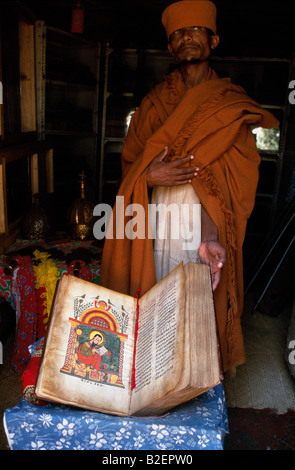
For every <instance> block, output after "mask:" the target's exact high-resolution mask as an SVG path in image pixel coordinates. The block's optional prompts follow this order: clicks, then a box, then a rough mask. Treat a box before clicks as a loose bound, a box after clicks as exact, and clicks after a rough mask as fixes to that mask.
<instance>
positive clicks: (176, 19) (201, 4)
mask: <svg viewBox="0 0 295 470" xmlns="http://www.w3.org/2000/svg"><path fill="white" fill-rule="evenodd" d="M162 23H163V26H164V28H165V30H166V34H167V38H168V39H169V37H170V35H171V34H172V33H173V32H174V31H177V30H178V29H181V28H187V27H189V26H203V27H204V28H208V29H211V31H213V33H215V34H216V6H215V5H214V3H212V2H210V0H182V1H180V2H176V3H172V5H169V6H168V7H167V8H166V9H165V10H164V11H163V14H162Z"/></svg>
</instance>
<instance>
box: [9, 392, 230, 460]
mask: <svg viewBox="0 0 295 470" xmlns="http://www.w3.org/2000/svg"><path fill="white" fill-rule="evenodd" d="M4 426H5V431H6V435H7V439H8V442H9V445H10V448H11V449H12V450H167V451H169V450H171V451H174V450H222V449H223V440H224V436H225V434H226V433H227V432H228V421H227V410H226V404H225V397H224V390H223V386H222V385H221V384H220V385H218V386H217V387H215V388H213V389H211V390H209V391H208V392H206V393H204V394H203V395H201V396H199V397H198V398H196V399H194V400H192V401H190V402H189V403H187V404H184V405H182V406H179V407H177V408H175V409H174V410H172V411H171V412H170V413H169V414H167V415H165V416H164V417H160V418H133V417H116V416H111V415H107V414H102V413H95V412H90V411H84V410H83V411H82V410H79V409H77V408H70V407H66V406H59V405H54V404H48V405H46V406H35V405H32V404H30V403H27V402H26V401H25V400H22V401H21V402H20V403H19V404H18V405H17V406H15V407H14V408H10V409H7V410H6V411H5V413H4Z"/></svg>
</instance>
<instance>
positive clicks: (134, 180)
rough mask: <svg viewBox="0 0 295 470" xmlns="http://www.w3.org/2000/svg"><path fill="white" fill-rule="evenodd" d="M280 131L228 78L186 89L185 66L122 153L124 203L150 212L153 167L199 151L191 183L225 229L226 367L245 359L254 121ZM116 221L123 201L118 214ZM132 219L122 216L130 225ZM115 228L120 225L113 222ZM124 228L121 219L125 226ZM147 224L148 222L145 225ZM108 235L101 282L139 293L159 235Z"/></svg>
mask: <svg viewBox="0 0 295 470" xmlns="http://www.w3.org/2000/svg"><path fill="white" fill-rule="evenodd" d="M251 125H252V126H257V127H264V128H273V127H276V126H277V125H278V122H277V120H276V119H275V118H274V117H273V116H272V115H271V114H270V113H269V112H267V111H265V110H263V109H262V108H261V107H260V106H259V105H258V104H257V103H256V102H254V101H253V100H252V99H250V98H249V97H248V96H247V95H246V94H245V92H244V90H243V89H242V88H241V87H237V86H235V85H233V84H232V83H231V81H230V80H229V79H219V78H218V76H217V75H216V73H215V72H214V71H211V72H210V73H209V76H208V79H207V80H206V81H205V82H203V83H201V84H199V85H197V86H195V87H194V88H191V89H190V90H187V91H186V90H185V88H184V84H183V81H182V77H181V74H180V72H179V71H177V70H176V71H174V72H172V73H171V74H170V75H168V77H166V79H165V81H164V82H163V83H160V84H159V85H157V86H156V87H155V88H154V89H153V90H152V91H151V92H150V93H149V94H148V95H147V96H146V97H145V98H144V99H143V101H142V103H141V106H140V107H139V108H138V110H137V111H136V112H135V114H134V116H133V118H132V120H131V124H130V128H129V132H128V135H127V137H126V142H125V146H124V149H123V152H122V168H123V181H122V184H121V187H120V189H119V193H118V195H119V196H124V208H125V207H127V206H128V205H129V204H131V203H137V204H141V205H142V206H143V207H144V208H145V214H146V217H147V216H148V210H147V207H148V203H149V195H148V188H147V183H146V170H147V167H148V165H149V164H150V163H151V161H152V160H153V159H154V157H155V156H157V155H158V154H159V153H160V152H161V151H162V150H163V149H164V147H165V146H168V148H169V154H168V156H167V157H166V158H167V160H170V159H173V158H179V157H184V156H186V155H189V154H191V155H194V157H195V158H194V160H192V162H191V163H190V165H192V166H194V167H199V169H200V171H199V173H198V176H197V177H195V178H194V179H193V180H192V185H193V187H194V189H195V191H196V193H197V195H198V197H199V198H200V201H201V204H202V205H203V206H204V208H205V209H206V211H207V213H208V214H209V216H210V217H211V219H212V220H213V222H214V223H215V224H216V226H217V228H218V234H219V241H220V243H221V244H222V245H223V246H224V247H225V248H226V252H227V262H226V264H225V266H224V268H223V272H222V279H221V282H220V284H219V286H218V287H217V289H216V291H215V293H214V301H215V309H216V317H217V325H218V332H219V338H220V349H221V356H222V362H223V368H224V371H226V370H230V371H233V370H234V369H235V367H236V366H237V365H239V364H242V363H244V362H245V353H244V344H243V336H242V331H241V324H240V317H241V314H242V310H243V261H242V245H243V242H244V238H245V232H246V224H247V220H248V218H249V216H250V214H251V212H252V210H253V207H254V202H255V194H256V189H257V183H258V176H259V175H258V169H259V164H260V156H259V154H258V151H257V148H256V144H255V138H254V136H253V134H252V131H251V128H250V126H251ZM113 216H114V220H116V216H117V217H118V215H117V214H116V205H115V207H114V211H113ZM127 220H128V218H125V220H123V221H121V223H126V222H127ZM114 225H115V224H114ZM118 225H119V224H118ZM147 226H148V222H147V219H146V227H147ZM147 235H148V234H147V233H146V237H145V238H143V239H134V240H129V239H128V238H126V237H125V238H116V235H114V238H113V239H106V240H105V246H104V251H103V259H102V276H101V283H102V285H103V286H106V287H108V288H110V289H113V290H116V291H118V292H122V293H126V294H129V295H132V296H135V295H136V292H137V291H138V289H140V290H141V293H144V292H146V291H147V290H149V289H150V288H151V287H152V286H153V285H154V284H155V283H156V274H155V265H154V257H153V240H152V239H150V238H148V236H147Z"/></svg>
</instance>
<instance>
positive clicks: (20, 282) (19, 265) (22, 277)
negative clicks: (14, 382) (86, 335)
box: [0, 240, 101, 375]
mask: <svg viewBox="0 0 295 470" xmlns="http://www.w3.org/2000/svg"><path fill="white" fill-rule="evenodd" d="M41 250H43V251H41ZM44 250H49V251H52V252H53V253H54V252H55V250H57V251H58V252H59V253H63V255H64V259H62V260H59V259H53V255H51V254H48V253H46V251H44ZM79 250H83V254H85V252H87V255H88V256H87V261H88V263H86V262H84V261H83V260H81V259H74V260H72V261H68V262H67V256H70V255H73V257H75V253H76V252H77V253H79V254H81V253H80V252H79ZM25 252H26V253H31V254H30V255H28V254H26V255H25V254H24V253H25ZM100 254H101V249H100V248H98V247H96V246H95V245H94V244H93V243H92V242H90V241H89V242H86V241H84V242H80V241H72V242H68V243H62V244H58V245H54V246H53V245H48V244H46V242H45V241H44V240H39V241H37V240H34V241H31V240H30V241H28V240H17V242H15V243H14V244H13V245H12V246H11V247H10V248H9V250H7V252H6V254H5V255H3V256H0V264H1V263H3V266H0V299H1V300H5V301H7V302H9V304H10V305H11V307H12V308H14V309H15V311H16V333H15V344H14V350H13V356H12V367H13V369H14V370H15V372H17V373H18V374H20V375H21V374H23V372H24V370H25V368H26V366H27V364H28V361H29V360H30V357H31V356H30V353H29V350H28V347H29V346H30V345H31V344H33V343H34V342H35V341H36V340H38V339H40V338H42V337H43V336H44V334H45V332H46V328H47V322H48V316H49V311H50V306H51V302H52V298H53V294H54V290H55V286H56V283H57V281H58V279H60V278H61V277H62V276H63V274H64V273H68V274H72V275H77V276H78V277H80V278H82V279H84V280H86V281H90V282H94V283H96V284H98V283H99V280H100ZM9 257H11V260H10V261H11V262H13V267H12V268H11V266H7V265H6V261H7V258H9ZM8 267H9V268H11V274H10V275H9V274H7V273H6V271H7V268H8Z"/></svg>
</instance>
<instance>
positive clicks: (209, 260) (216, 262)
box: [199, 240, 226, 292]
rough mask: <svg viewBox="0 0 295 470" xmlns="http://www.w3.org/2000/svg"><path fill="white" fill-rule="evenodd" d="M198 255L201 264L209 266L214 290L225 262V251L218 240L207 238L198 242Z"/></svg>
mask: <svg viewBox="0 0 295 470" xmlns="http://www.w3.org/2000/svg"><path fill="white" fill-rule="evenodd" d="M199 256H200V261H201V263H202V264H207V265H208V266H210V271H211V278H212V289H213V292H214V291H215V289H216V287H217V286H218V284H219V282H220V279H221V273H222V268H223V265H224V263H225V262H226V251H225V249H224V248H223V246H221V245H220V243H219V242H218V241H216V240H209V241H204V242H201V243H200V247H199Z"/></svg>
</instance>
